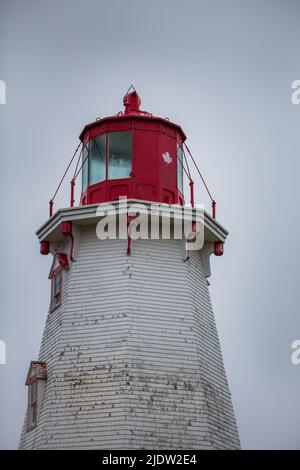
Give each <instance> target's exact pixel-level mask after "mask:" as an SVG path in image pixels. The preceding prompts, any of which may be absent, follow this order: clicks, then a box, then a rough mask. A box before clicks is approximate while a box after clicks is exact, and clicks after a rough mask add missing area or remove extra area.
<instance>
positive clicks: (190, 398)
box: [20, 224, 239, 449]
mask: <svg viewBox="0 0 300 470" xmlns="http://www.w3.org/2000/svg"><path fill="white" fill-rule="evenodd" d="M190 255H191V256H190V259H189V260H188V261H186V260H185V258H186V256H185V255H184V249H183V242H182V241H181V240H134V241H133V242H132V250H131V255H130V256H126V240H103V241H100V240H99V239H98V238H97V236H96V226H95V225H94V224H90V225H83V226H81V227H80V228H78V234H77V247H76V256H75V261H74V262H73V263H71V264H70V268H69V270H65V271H63V285H62V302H61V305H60V307H58V308H57V309H56V310H54V311H53V312H49V313H48V317H47V321H46V327H45V332H44V335H43V340H42V345H41V351H40V357H39V360H41V361H45V362H46V363H47V371H48V378H47V382H46V388H45V393H44V395H43V397H42V403H41V411H40V416H39V420H38V423H37V426H36V428H35V429H33V430H31V431H29V432H28V431H27V426H26V418H25V423H24V428H23V432H22V436H21V443H20V448H22V449H33V448H34V449H48V448H49V449H55V448H59V449H66V448H67V449H70V448H76V449H81V448H82V449H213V448H218V449H234V448H238V447H239V439H238V433H237V429H236V424H235V418H234V413H233V409H232V404H231V397H230V392H229V389H228V384H227V381H226V376H225V372H224V367H223V361H222V355H221V350H220V344H219V340H218V335H217V331H216V326H215V321H214V315H213V311H212V308H211V303H210V298H209V291H208V285H207V280H206V273H205V270H206V265H207V256H208V255H207V253H206V250H205V247H204V248H203V250H201V251H191V253H190Z"/></svg>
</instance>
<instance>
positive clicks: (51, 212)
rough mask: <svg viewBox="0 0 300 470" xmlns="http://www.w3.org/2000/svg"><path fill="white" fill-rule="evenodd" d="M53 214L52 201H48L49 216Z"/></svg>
mask: <svg viewBox="0 0 300 470" xmlns="http://www.w3.org/2000/svg"><path fill="white" fill-rule="evenodd" d="M52 214H53V201H52V199H51V201H49V217H52Z"/></svg>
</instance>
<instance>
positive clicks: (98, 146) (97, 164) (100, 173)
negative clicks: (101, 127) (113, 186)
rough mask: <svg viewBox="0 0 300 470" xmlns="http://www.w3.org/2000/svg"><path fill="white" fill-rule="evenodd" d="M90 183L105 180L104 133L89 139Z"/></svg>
mask: <svg viewBox="0 0 300 470" xmlns="http://www.w3.org/2000/svg"><path fill="white" fill-rule="evenodd" d="M90 145H91V154H90V183H89V184H95V183H99V182H100V181H104V180H105V176H106V135H101V136H99V137H97V138H96V139H94V140H92V141H90Z"/></svg>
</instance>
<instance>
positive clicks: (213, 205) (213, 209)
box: [211, 200, 216, 219]
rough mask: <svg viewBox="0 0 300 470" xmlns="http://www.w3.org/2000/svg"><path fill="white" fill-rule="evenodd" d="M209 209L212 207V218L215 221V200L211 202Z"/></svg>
mask: <svg viewBox="0 0 300 470" xmlns="http://www.w3.org/2000/svg"><path fill="white" fill-rule="evenodd" d="M211 207H212V216H213V219H215V218H216V201H215V200H212V202H211Z"/></svg>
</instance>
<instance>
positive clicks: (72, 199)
mask: <svg viewBox="0 0 300 470" xmlns="http://www.w3.org/2000/svg"><path fill="white" fill-rule="evenodd" d="M74 188H75V180H74V178H73V179H72V180H71V200H70V207H73V206H74Z"/></svg>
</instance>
